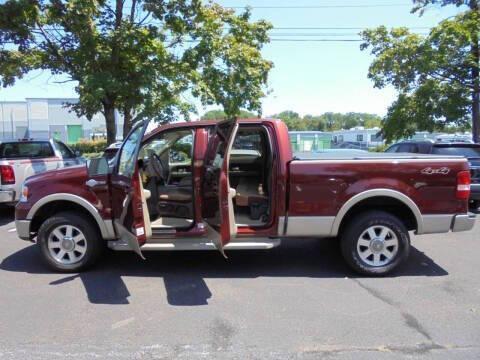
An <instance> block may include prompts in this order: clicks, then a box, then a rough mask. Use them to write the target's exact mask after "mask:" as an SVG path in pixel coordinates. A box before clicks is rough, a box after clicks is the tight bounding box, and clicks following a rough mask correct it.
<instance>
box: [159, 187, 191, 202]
mask: <svg viewBox="0 0 480 360" xmlns="http://www.w3.org/2000/svg"><path fill="white" fill-rule="evenodd" d="M158 198H159V199H160V200H161V201H176V202H191V201H192V190H191V189H189V188H181V187H177V186H159V187H158Z"/></svg>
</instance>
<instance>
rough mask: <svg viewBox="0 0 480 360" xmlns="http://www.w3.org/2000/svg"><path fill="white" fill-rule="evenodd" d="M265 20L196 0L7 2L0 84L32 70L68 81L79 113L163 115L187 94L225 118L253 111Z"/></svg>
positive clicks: (170, 115) (0, 19) (111, 120)
mask: <svg viewBox="0 0 480 360" xmlns="http://www.w3.org/2000/svg"><path fill="white" fill-rule="evenodd" d="M270 28H271V25H270V24H268V23H267V22H265V21H256V22H252V21H251V20H250V12H249V11H248V10H246V11H245V12H243V13H241V14H236V13H235V11H234V10H231V9H225V8H222V7H221V6H219V5H217V4H215V3H207V4H204V3H203V2H202V1H200V0H181V1H173V0H171V1H156V0H129V1H126V0H110V1H105V0H103V1H98V0H70V1H62V0H7V1H6V2H4V3H2V4H1V5H0V84H1V85H2V86H9V85H12V84H13V83H14V81H15V79H16V78H20V77H22V75H23V74H25V73H27V72H29V71H30V70H33V69H45V70H49V71H51V72H52V73H54V74H66V75H68V77H69V79H70V80H72V81H76V82H77V83H78V86H77V87H76V90H77V92H78V95H79V102H78V103H77V104H71V105H70V106H71V108H72V109H73V110H75V111H76V112H77V114H78V115H85V116H87V118H91V117H92V116H93V115H94V114H95V113H97V112H99V111H101V112H103V114H104V115H105V118H106V129H107V137H108V143H112V142H113V141H114V140H115V135H116V134H115V133H116V128H115V110H118V111H120V112H121V113H122V114H123V115H124V118H125V128H124V133H125V132H126V131H127V130H128V129H129V127H130V126H131V123H132V122H133V121H134V120H138V119H143V118H154V119H156V120H157V121H160V122H168V121H170V120H171V119H174V118H178V115H179V114H183V116H184V117H185V118H188V114H189V113H190V112H192V111H193V110H194V108H193V106H192V104H191V103H190V102H189V101H186V100H185V98H187V97H188V95H193V96H195V97H197V98H199V99H200V100H201V102H202V104H204V105H211V104H218V105H220V106H222V107H223V108H224V110H225V112H226V114H227V116H229V117H233V116H236V115H238V114H239V113H240V108H245V109H247V110H251V111H259V110H260V99H261V97H262V96H264V91H265V84H266V81H267V75H268V72H269V70H270V69H271V67H272V64H271V62H269V61H267V60H265V59H263V58H262V56H261V49H262V47H263V45H264V44H265V43H266V42H267V41H268V35H267V32H268V30H269V29H270Z"/></svg>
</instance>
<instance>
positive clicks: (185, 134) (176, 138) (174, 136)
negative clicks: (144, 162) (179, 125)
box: [139, 129, 193, 164]
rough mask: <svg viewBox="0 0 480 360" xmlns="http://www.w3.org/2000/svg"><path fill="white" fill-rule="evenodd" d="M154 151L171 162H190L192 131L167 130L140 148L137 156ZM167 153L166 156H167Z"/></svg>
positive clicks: (146, 154) (191, 155)
mask: <svg viewBox="0 0 480 360" xmlns="http://www.w3.org/2000/svg"><path fill="white" fill-rule="evenodd" d="M152 152H154V153H155V154H157V155H158V156H160V157H161V158H162V159H165V161H166V160H167V159H168V162H169V163H170V164H171V163H191V162H192V157H193V132H192V131H191V130H184V129H182V130H177V131H167V132H163V133H161V134H160V135H159V136H157V137H156V138H155V139H153V140H151V141H150V142H148V144H146V145H145V146H143V147H142V149H141V150H140V154H139V158H145V157H148V156H149V154H150V153H152ZM167 155H168V157H167Z"/></svg>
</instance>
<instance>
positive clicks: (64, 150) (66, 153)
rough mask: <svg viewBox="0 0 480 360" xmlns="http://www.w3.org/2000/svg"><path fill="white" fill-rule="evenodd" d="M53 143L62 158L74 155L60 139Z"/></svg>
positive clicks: (71, 157)
mask: <svg viewBox="0 0 480 360" xmlns="http://www.w3.org/2000/svg"><path fill="white" fill-rule="evenodd" d="M55 145H56V146H57V149H58V150H59V151H60V153H61V154H62V157H63V158H64V159H73V158H74V157H75V154H74V153H73V151H72V150H70V149H69V148H68V146H67V145H65V144H64V143H61V142H60V141H55Z"/></svg>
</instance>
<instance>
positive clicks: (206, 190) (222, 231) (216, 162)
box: [202, 121, 238, 252]
mask: <svg viewBox="0 0 480 360" xmlns="http://www.w3.org/2000/svg"><path fill="white" fill-rule="evenodd" d="M237 130H238V123H237V122H236V121H224V122H221V123H219V124H218V125H217V126H216V128H215V131H214V133H213V135H212V137H211V139H210V143H209V149H208V152H207V158H206V162H205V175H204V183H203V194H204V206H203V214H202V215H203V218H204V221H205V223H206V224H207V226H208V227H209V229H210V230H211V232H212V233H213V235H214V236H212V238H213V239H212V240H213V241H215V244H216V245H217V248H218V249H219V250H220V251H222V252H223V246H224V245H226V244H227V243H228V242H230V240H231V239H232V238H233V237H235V235H236V233H237V226H236V224H235V218H234V213H233V198H234V197H235V189H232V188H231V187H230V182H229V178H228V171H229V155H230V152H231V149H232V146H233V141H234V139H235V135H236V133H237ZM215 233H216V234H217V236H215Z"/></svg>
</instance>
